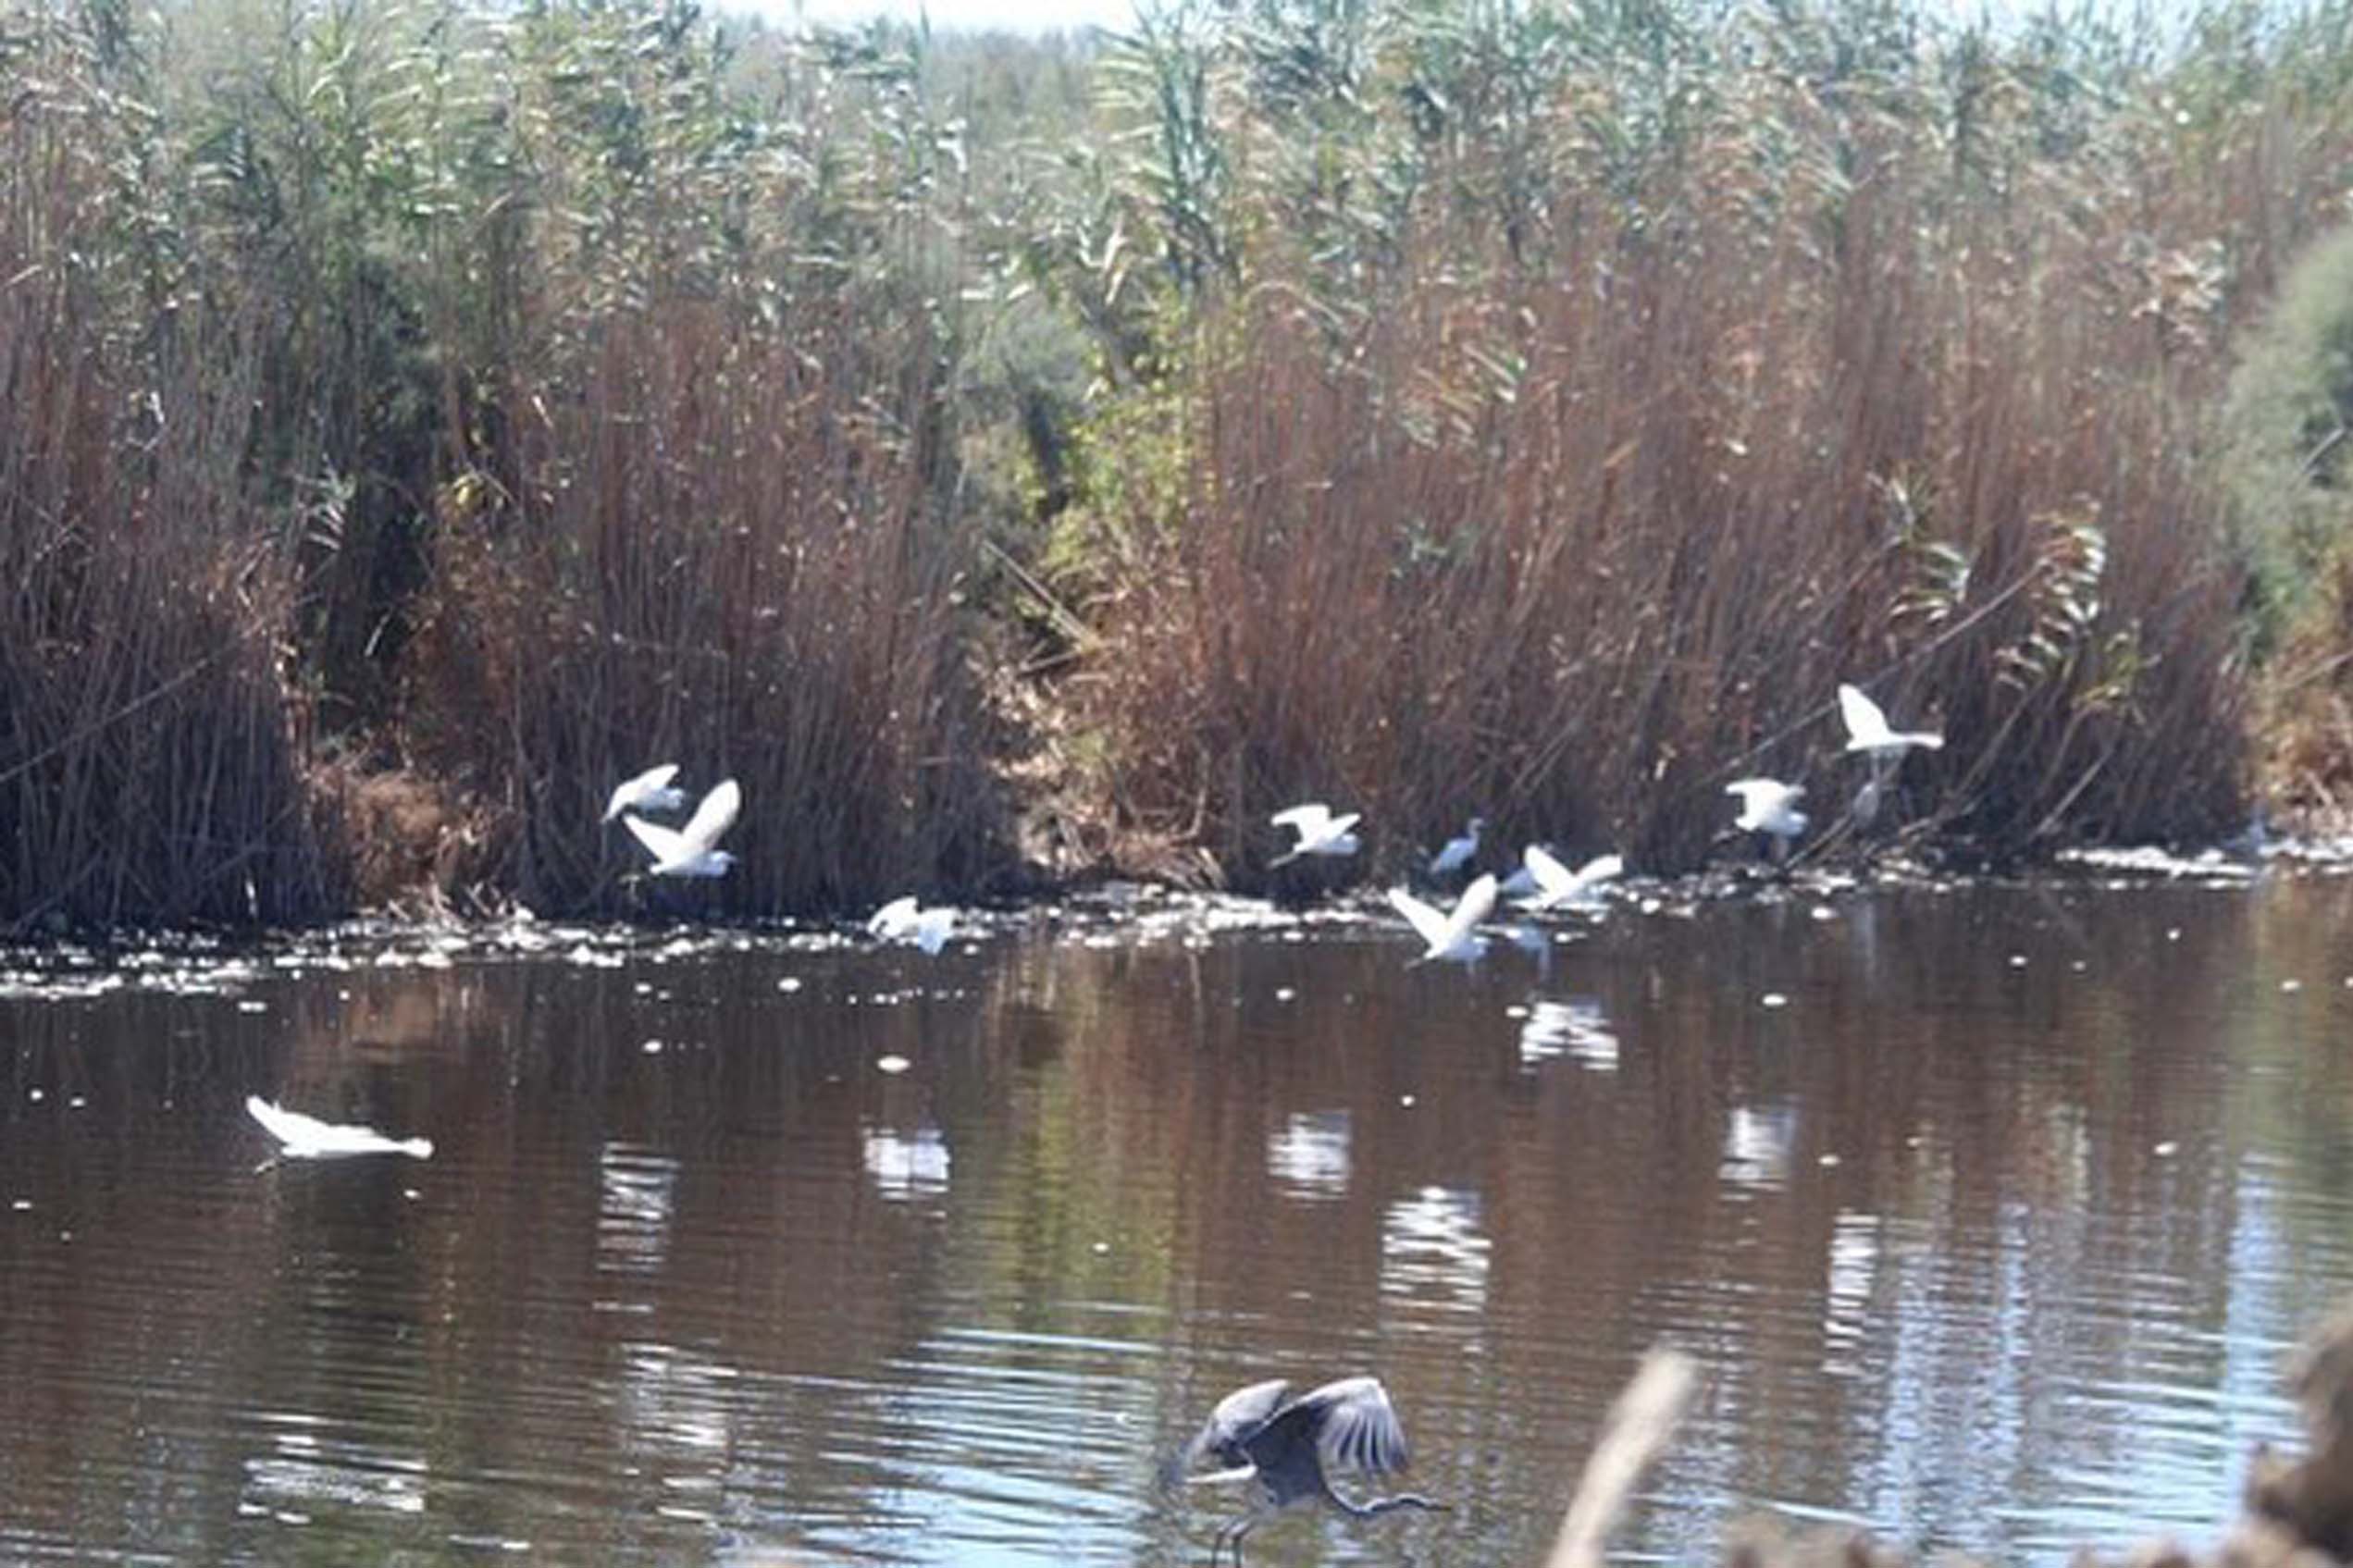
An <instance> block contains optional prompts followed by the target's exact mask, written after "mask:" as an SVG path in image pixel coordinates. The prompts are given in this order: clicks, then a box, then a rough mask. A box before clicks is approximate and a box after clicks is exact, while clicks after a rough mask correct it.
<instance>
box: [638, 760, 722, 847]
mask: <svg viewBox="0 0 2353 1568" xmlns="http://www.w3.org/2000/svg"><path fill="white" fill-rule="evenodd" d="M742 809H744V792H743V789H742V787H741V786H740V785H738V784H737V783H736V781H735V780H733V779H721V780H720V781H719V782H718V783H717V784H713V785H712V786H711V793H710V794H709V795H706V796H703V797H702V804H701V805H700V806H698V807H696V808H695V814H694V815H693V816H692V817H690V818H688V819H687V825H686V826H685V827H683V828H680V829H679V830H678V837H679V839H680V841H681V842H682V844H683V845H684V846H685V848H686V849H687V852H688V853H689V854H692V855H704V854H708V853H709V852H710V851H711V849H712V846H715V845H716V844H718V842H719V838H720V835H721V834H722V833H725V832H726V831H727V830H728V829H729V828H731V827H734V826H735V825H736V816H737V813H738V812H740V811H741V810H742ZM629 825H630V826H631V827H636V826H638V823H637V822H636V821H631V822H630V824H629ZM644 837H645V834H644V833H642V832H640V833H638V838H639V839H640V840H642V839H643V838H644Z"/></svg>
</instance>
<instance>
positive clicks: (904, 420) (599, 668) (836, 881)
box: [410, 301, 998, 913]
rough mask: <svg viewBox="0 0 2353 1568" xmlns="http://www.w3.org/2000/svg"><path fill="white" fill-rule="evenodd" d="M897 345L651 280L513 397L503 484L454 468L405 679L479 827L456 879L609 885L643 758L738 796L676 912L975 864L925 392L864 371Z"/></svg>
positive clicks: (589, 897)
mask: <svg viewBox="0 0 2353 1568" xmlns="http://www.w3.org/2000/svg"><path fill="white" fill-rule="evenodd" d="M909 336H910V337H911V336H912V334H911V333H910V334H909ZM914 347H915V345H913V344H912V343H910V342H906V341H902V340H896V339H894V337H893V334H892V330H891V329H890V328H889V327H886V326H885V325H883V324H880V323H878V322H876V321H873V320H871V319H861V317H860V315H858V314H857V313H856V312H855V311H854V310H853V309H851V308H850V306H849V305H848V302H843V303H842V304H840V305H838V306H837V307H834V308H826V307H823V306H810V307H805V308H801V309H799V310H797V311H795V312H794V313H793V314H792V315H791V316H790V318H789V319H788V320H787V321H786V324H785V325H784V327H782V328H781V329H779V330H776V331H774V332H764V331H760V330H748V329H746V328H745V327H744V326H743V325H742V324H741V323H740V322H738V321H735V320H732V319H730V318H729V317H728V315H726V314H725V313H724V312H722V311H721V310H719V309H717V308H714V307H712V306H709V305H705V304H702V303H699V302H692V301H670V302H661V303H657V304H654V305H651V306H650V307H649V308H647V309H645V310H643V311H641V312H635V313H625V314H617V315H613V316H612V317H610V318H607V319H606V320H604V321H603V322H602V323H601V326H600V327H599V328H598V330H597V332H596V333H595V335H594V340H593V343H592V345H591V346H590V347H589V348H588V350H587V352H585V354H584V355H583V356H582V357H580V358H579V359H578V360H577V361H576V362H574V363H571V364H566V365H564V366H563V367H562V370H561V372H560V374H561V376H562V377H563V378H562V379H560V380H557V379H551V383H550V384H548V385H546V386H543V387H534V388H530V389H526V398H525V399H524V400H523V401H522V404H521V406H523V407H526V408H528V409H533V410H544V411H545V412H544V416H543V417H539V418H536V419H535V420H534V421H532V422H531V423H529V424H528V425H526V426H525V427H523V428H522V429H521V430H520V431H519V434H518V437H517V440H516V443H515V456H514V467H515V470H516V472H518V473H519V475H521V488H520V489H519V491H518V492H516V493H515V494H514V495H513V496H511V497H509V498H506V500H507V501H508V503H509V504H505V505H500V504H496V503H495V499H494V497H493V495H492V493H491V490H490V489H489V488H488V487H485V486H479V485H477V486H473V487H470V488H469V487H468V486H466V485H464V484H463V483H462V484H461V485H460V486H458V487H453V488H452V491H451V492H450V500H449V504H448V505H447V507H446V509H445V514H444V516H443V518H442V520H441V524H440V535H439V539H438V545H437V549H438V561H439V575H440V586H439V587H438V590H437V598H436V601H435V605H434V608H433V611H431V613H430V614H429V615H428V617H427V624H426V627H425V629H424V631H423V632H422V633H421V635H420V638H419V646H418V652H417V657H416V660H415V663H414V666H413V674H412V680H413V683H414V684H413V687H412V691H411V695H410V713H411V718H412V725H413V733H414V736H415V744H416V746H417V747H418V748H419V751H420V753H421V754H422V755H423V756H424V757H425V758H426V759H427V760H428V762H429V763H430V764H431V767H432V770H433V771H435V772H441V773H443V774H445V775H447V776H449V777H452V778H456V779H460V780H463V781H464V782H465V783H466V784H468V785H469V786H470V787H471V788H472V789H473V790H474V792H475V793H476V794H477V796H479V797H480V798H482V799H484V800H486V801H488V802H489V803H490V804H491V805H492V806H493V807H494V808H495V809H496V810H497V811H498V812H499V814H500V815H501V816H502V818H503V821H504V822H505V823H506V824H507V832H506V833H504V835H503V837H502V839H501V840H500V841H499V842H498V843H497V844H496V845H495V846H492V850H493V852H492V854H491V855H490V856H489V858H487V859H486V861H485V862H484V864H482V865H481V866H480V867H479V868H478V870H479V871H480V872H481V874H483V875H486V876H488V877H489V878H490V879H491V880H492V881H493V882H494V883H497V884H498V885H500V886H502V887H503V888H506V889H508V890H511V891H512V892H513V893H514V895H516V896H519V897H521V898H523V899H525V900H526V901H527V902H529V903H531V904H533V905H535V906H538V907H565V908H577V907H588V906H593V905H602V906H605V907H625V906H626V902H627V899H628V896H629V895H628V892H627V890H626V889H625V887H624V885H623V884H622V883H620V882H619V880H618V878H619V877H620V875H621V874H622V873H623V872H624V871H625V870H628V869H632V868H634V867H635V866H636V865H637V864H638V862H639V861H640V859H641V856H640V854H639V852H638V849H637V846H635V844H634V843H633V842H632V841H630V840H628V839H627V838H626V837H625V835H623V834H622V833H621V832H620V831H619V828H618V826H617V825H615V826H612V827H601V826H600V824H599V821H598V818H599V814H600V812H601V809H602V807H603V803H604V797H605V795H606V793H607V792H608V791H609V790H610V789H611V788H612V785H613V783H614V782H615V781H616V780H618V779H620V778H623V777H625V776H627V775H629V774H632V773H635V772H638V771H639V770H641V769H643V768H645V767H647V766H650V764H652V763H654V762H657V761H665V760H675V761H677V762H679V763H681V764H682V765H683V766H684V768H685V770H686V772H685V780H684V781H683V782H686V783H687V784H690V785H691V786H692V787H694V788H696V789H700V788H704V787H708V786H709V785H710V784H713V783H715V782H716V781H717V780H718V779H720V778H721V777H724V776H733V777H735V778H737V780H739V781H740V783H741V784H742V787H743V791H744V797H745V802H746V804H745V809H744V814H743V819H742V821H741V822H740V823H739V825H738V826H737V828H736V829H735V831H734V832H733V833H731V834H730V835H729V838H728V841H727V846H728V847H729V848H730V849H732V850H734V851H735V852H736V853H737V855H738V856H739V857H740V858H741V859H740V863H739V865H738V866H737V870H736V871H735V873H734V874H733V875H731V876H730V877H729V878H728V879H727V880H726V882H725V883H724V885H723V886H722V887H720V888H717V889H711V890H698V891H699V892H701V893H704V894H706V895H707V902H706V901H698V906H699V907H709V908H714V909H733V910H737V911H743V912H762V913H773V912H778V911H782V910H786V909H794V910H799V909H810V908H824V907H842V906H844V905H849V904H856V903H859V902H861V901H864V900H868V899H872V898H873V897H875V896H876V895H881V894H884V893H885V892H896V891H901V890H903V889H905V888H906V887H910V886H917V885H921V886H926V887H929V886H937V885H942V884H947V885H963V886H970V885H972V884H973V883H976V882H978V881H979V880H980V879H981V878H982V877H983V876H984V875H985V873H986V872H987V870H989V869H990V866H991V860H990V857H991V855H992V853H993V846H994V845H995V844H996V843H997V842H998V839H997V821H996V818H995V810H996V807H995V795H994V792H993V790H992V788H991V787H990V784H989V781H988V780H987V778H986V777H985V775H984V773H983V772H982V767H983V761H984V759H985V756H986V755H987V753H988V751H989V749H990V743H989V738H988V735H987V734H986V728H985V714H984V712H983V708H982V704H981V702H980V701H979V698H978V696H977V692H976V688H975V685H974V683H973V682H972V679H971V675H970V672H969V671H968V669H967V667H966V652H965V639H964V636H963V635H962V623H961V616H962V615H963V613H964V612H963V611H961V609H960V606H959V604H958V595H957V586H958V584H959V582H960V578H961V575H962V574H963V573H964V572H965V571H966V569H967V567H968V565H969V562H968V558H967V554H966V549H967V548H968V541H967V540H966V539H965V538H964V537H960V536H959V535H958V534H957V533H956V532H954V531H953V530H951V529H950V528H948V527H947V525H946V522H945V519H944V518H943V517H942V516H941V514H940V512H939V509H938V506H937V504H936V502H935V489H934V488H933V485H932V483H931V471H930V470H931V465H932V464H933V463H936V462H937V461H938V460H939V455H940V454H939V453H938V452H937V451H935V448H934V443H935V440H936V439H937V432H936V431H935V429H934V428H933V427H931V426H930V425H929V424H927V423H926V422H925V420H924V419H923V417H922V415H921V411H922V410H923V409H924V408H926V407H927V406H928V403H927V398H928V389H926V388H924V387H923V386H921V385H918V386H915V387H913V388H910V389H888V388H887V386H886V384H885V388H883V389H878V387H877V378H876V377H875V375H874V374H873V366H874V365H875V364H880V365H882V366H884V367H885V370H884V374H885V375H886V376H887V375H898V374H901V373H902V372H901V371H900V369H899V368H898V367H901V366H904V365H906V364H921V363H922V359H921V355H920V353H918V352H912V351H913V349H914ZM901 349H907V350H909V351H910V353H909V357H908V358H907V359H902V360H894V359H893V357H892V356H893V354H894V353H895V352H898V351H899V350H901ZM910 410H912V411H916V413H915V414H911V415H910V414H907V413H905V412H904V411H910Z"/></svg>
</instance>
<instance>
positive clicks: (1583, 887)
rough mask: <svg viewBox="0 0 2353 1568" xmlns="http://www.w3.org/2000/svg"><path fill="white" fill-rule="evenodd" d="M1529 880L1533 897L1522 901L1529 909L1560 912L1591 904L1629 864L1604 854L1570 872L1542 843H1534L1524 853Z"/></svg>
mask: <svg viewBox="0 0 2353 1568" xmlns="http://www.w3.org/2000/svg"><path fill="white" fill-rule="evenodd" d="M1520 858H1521V860H1522V861H1523V862H1524V863H1525V869H1526V870H1527V872H1528V876H1529V881H1530V882H1531V883H1533V884H1534V887H1533V892H1532V894H1531V895H1529V896H1528V897H1525V898H1522V899H1521V900H1520V902H1521V904H1522V905H1523V906H1525V907H1528V908H1529V909H1556V908H1558V907H1561V906H1562V905H1564V904H1590V903H1591V902H1593V899H1594V893H1595V890H1596V889H1597V888H1599V887H1600V886H1601V885H1602V883H1605V882H1607V881H1609V880H1610V879H1611V878H1612V877H1615V876H1617V875H1618V874H1619V873H1621V872H1623V871H1624V870H1626V862H1625V860H1624V859H1623V858H1620V857H1618V856H1616V855H1601V856H1596V857H1595V858H1592V859H1591V860H1588V861H1586V862H1585V863H1584V864H1583V865H1581V866H1579V867H1578V868H1577V869H1576V870H1573V871H1572V870H1569V869H1568V868H1567V866H1565V865H1563V864H1562V863H1561V862H1560V861H1559V860H1557V859H1555V858H1554V857H1553V856H1552V855H1550V854H1549V853H1547V852H1546V851H1545V849H1544V846H1542V845H1541V844H1531V845H1529V846H1528V848H1527V849H1526V850H1525V851H1524V852H1523V853H1522V855H1521V857H1520Z"/></svg>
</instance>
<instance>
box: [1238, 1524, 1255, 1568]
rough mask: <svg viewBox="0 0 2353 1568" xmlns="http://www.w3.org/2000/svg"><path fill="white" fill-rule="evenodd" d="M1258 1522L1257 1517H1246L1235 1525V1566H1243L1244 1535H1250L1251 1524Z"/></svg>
mask: <svg viewBox="0 0 2353 1568" xmlns="http://www.w3.org/2000/svg"><path fill="white" fill-rule="evenodd" d="M1257 1522H1258V1521H1257V1519H1255V1518H1250V1519H1245V1520H1243V1521H1242V1523H1241V1524H1239V1525H1235V1526H1234V1527H1233V1568H1242V1537H1245V1536H1246V1535H1248V1534H1249V1533H1250V1526H1251V1525H1255V1524H1257Z"/></svg>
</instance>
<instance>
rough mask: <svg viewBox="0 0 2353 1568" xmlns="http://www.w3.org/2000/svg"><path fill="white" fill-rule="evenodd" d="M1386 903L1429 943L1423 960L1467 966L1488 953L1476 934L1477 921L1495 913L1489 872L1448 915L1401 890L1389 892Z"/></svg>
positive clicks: (1463, 896) (1492, 880)
mask: <svg viewBox="0 0 2353 1568" xmlns="http://www.w3.org/2000/svg"><path fill="white" fill-rule="evenodd" d="M1389 902H1390V904H1391V906H1392V907H1394V908H1395V909H1396V911H1397V912H1398V913H1399V914H1401V915H1403V916H1405V917H1406V921H1407V922H1408V923H1409V924H1411V925H1412V927H1413V928H1414V931H1415V932H1416V933H1417V934H1418V935H1419V936H1420V938H1421V939H1422V941H1423V942H1425V943H1427V944H1429V951H1428V952H1426V953H1424V954H1423V955H1422V957H1424V958H1451V959H1453V960H1455V962H1457V963H1469V962H1472V961H1473V960H1475V959H1476V958H1478V957H1479V956H1480V954H1482V953H1484V952H1486V951H1487V939H1486V938H1485V937H1483V936H1480V934H1479V929H1478V928H1479V922H1480V921H1481V920H1485V919H1486V918H1487V917H1488V916H1489V915H1490V914H1492V913H1493V912H1494V908H1495V879H1494V877H1493V875H1492V873H1491V874H1489V875H1485V876H1482V877H1480V879H1479V880H1478V881H1477V882H1474V883H1471V884H1470V885H1469V886H1468V887H1467V888H1465V889H1463V895H1462V897H1461V898H1459V899H1457V900H1456V901H1455V912H1454V913H1453V914H1451V915H1447V914H1441V913H1440V912H1439V911H1438V910H1437V909H1436V908H1434V907H1431V906H1430V905H1428V904H1425V903H1423V902H1422V901H1421V900H1420V899H1418V898H1417V897H1415V896H1414V895H1412V894H1410V893H1407V892H1406V890H1405V889H1404V888H1402V887H1393V888H1391V889H1390V890H1389Z"/></svg>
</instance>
